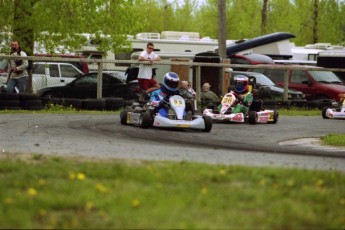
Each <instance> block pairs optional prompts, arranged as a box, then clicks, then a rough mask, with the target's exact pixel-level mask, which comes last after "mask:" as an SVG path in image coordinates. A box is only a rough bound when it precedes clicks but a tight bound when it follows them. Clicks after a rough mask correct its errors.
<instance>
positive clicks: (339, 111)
mask: <svg viewBox="0 0 345 230" xmlns="http://www.w3.org/2000/svg"><path fill="white" fill-rule="evenodd" d="M322 117H323V118H324V119H329V118H332V119H345V100H343V102H342V105H341V106H340V107H339V108H328V107H325V108H323V109H322Z"/></svg>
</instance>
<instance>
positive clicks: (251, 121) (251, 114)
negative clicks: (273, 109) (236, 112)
mask: <svg viewBox="0 0 345 230" xmlns="http://www.w3.org/2000/svg"><path fill="white" fill-rule="evenodd" d="M257 121H258V114H257V113H256V111H249V114H248V122H249V124H251V125H255V124H256V123H257Z"/></svg>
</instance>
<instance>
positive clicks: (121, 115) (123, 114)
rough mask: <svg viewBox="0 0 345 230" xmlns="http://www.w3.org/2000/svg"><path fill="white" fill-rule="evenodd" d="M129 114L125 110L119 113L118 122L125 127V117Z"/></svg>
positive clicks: (127, 110)
mask: <svg viewBox="0 0 345 230" xmlns="http://www.w3.org/2000/svg"><path fill="white" fill-rule="evenodd" d="M129 112H130V111H129V109H127V108H126V109H124V110H122V112H121V113H120V120H121V124H122V125H127V115H128V113H129Z"/></svg>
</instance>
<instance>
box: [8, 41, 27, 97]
mask: <svg viewBox="0 0 345 230" xmlns="http://www.w3.org/2000/svg"><path fill="white" fill-rule="evenodd" d="M11 50H12V52H11V55H12V56H16V57H17V56H21V57H27V56H28V55H27V54H26V53H25V52H24V51H22V50H21V48H20V45H19V42H18V41H12V42H11ZM28 66H29V62H28V60H19V59H14V60H10V61H9V62H8V82H7V91H8V92H10V93H13V91H14V89H15V87H17V89H18V93H25V92H26V87H27V84H28V78H29V75H28V71H27V67H28Z"/></svg>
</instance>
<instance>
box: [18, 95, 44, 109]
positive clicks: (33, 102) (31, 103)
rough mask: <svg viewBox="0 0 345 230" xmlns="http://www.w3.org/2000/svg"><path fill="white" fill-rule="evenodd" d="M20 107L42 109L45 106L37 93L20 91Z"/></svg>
mask: <svg viewBox="0 0 345 230" xmlns="http://www.w3.org/2000/svg"><path fill="white" fill-rule="evenodd" d="M18 95H19V101H20V107H21V109H24V110H41V109H42V108H43V105H42V100H41V98H40V97H39V96H38V95H37V94H32V93H20V94H18Z"/></svg>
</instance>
